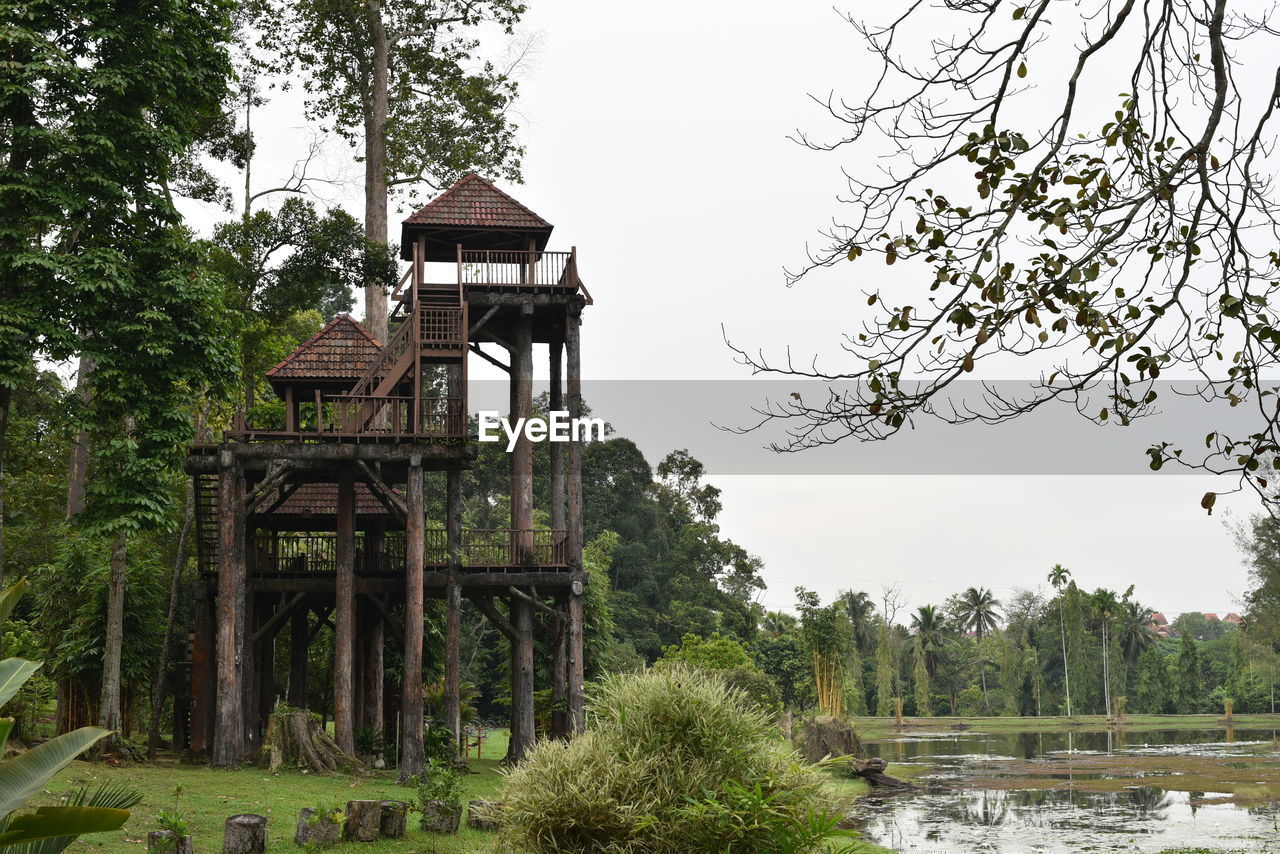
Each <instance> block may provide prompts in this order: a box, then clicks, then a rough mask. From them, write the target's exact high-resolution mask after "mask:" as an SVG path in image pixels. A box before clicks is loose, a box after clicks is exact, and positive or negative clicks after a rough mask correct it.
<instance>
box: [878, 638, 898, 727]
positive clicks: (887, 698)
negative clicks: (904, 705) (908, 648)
mask: <svg viewBox="0 0 1280 854" xmlns="http://www.w3.org/2000/svg"><path fill="white" fill-rule="evenodd" d="M879 623H880V624H879V625H878V626H877V627H876V715H877V716H878V717H887V716H889V715H892V714H893V712H894V709H893V698H894V697H895V696H896V693H895V691H894V688H895V678H894V677H895V674H896V673H897V666H896V660H895V659H896V656H895V654H894V653H895V650H894V644H893V630H892V629H891V628H890V627H889V622H888V621H887V620H886V619H885V618H884V617H883V616H882V617H881V618H880V620H879Z"/></svg>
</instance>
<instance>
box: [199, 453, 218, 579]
mask: <svg viewBox="0 0 1280 854" xmlns="http://www.w3.org/2000/svg"><path fill="white" fill-rule="evenodd" d="M195 499H196V565H197V566H198V567H199V569H200V571H201V572H217V570H218V476H217V475H216V474H198V475H196V476H195Z"/></svg>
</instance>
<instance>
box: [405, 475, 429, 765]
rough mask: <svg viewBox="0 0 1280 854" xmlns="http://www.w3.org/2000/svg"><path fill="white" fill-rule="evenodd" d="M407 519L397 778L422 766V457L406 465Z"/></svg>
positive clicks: (423, 518)
mask: <svg viewBox="0 0 1280 854" xmlns="http://www.w3.org/2000/svg"><path fill="white" fill-rule="evenodd" d="M405 492H406V496H405V497H406V504H407V505H408V518H407V519H406V521H405V532H404V541H405V557H404V561H405V569H404V578H405V584H404V590H405V605H404V676H403V678H402V679H401V685H402V687H403V689H404V690H403V694H402V698H401V701H400V718H401V724H400V779H401V780H402V781H403V780H406V779H408V778H409V777H410V776H412V775H414V774H421V773H422V770H423V766H424V765H425V763H426V760H425V757H424V755H423V748H422V724H423V717H422V596H423V586H422V585H423V558H424V549H425V546H426V543H425V540H424V536H425V532H424V525H425V521H426V520H425V516H424V515H423V506H422V503H423V502H422V458H421V457H420V456H416V455H415V456H414V457H413V458H412V459H411V461H410V463H409V474H408V485H407V487H406V489H405Z"/></svg>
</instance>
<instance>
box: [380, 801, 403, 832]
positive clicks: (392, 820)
mask: <svg viewBox="0 0 1280 854" xmlns="http://www.w3.org/2000/svg"><path fill="white" fill-rule="evenodd" d="M408 812H409V805H408V804H406V803H405V802H404V801H383V802H382V820H381V823H380V830H381V832H382V835H383V836H384V837H386V838H387V839H401V838H403V837H404V822H405V816H406V815H408Z"/></svg>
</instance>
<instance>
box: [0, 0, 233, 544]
mask: <svg viewBox="0 0 1280 854" xmlns="http://www.w3.org/2000/svg"><path fill="white" fill-rule="evenodd" d="M231 7H232V4H231V3H230V2H228V0H196V2H161V3H148V4H139V5H131V6H122V5H120V4H118V3H113V2H84V3H79V4H77V6H76V8H75V13H74V14H72V15H68V14H67V10H66V4H64V3H59V2H52V0H38V1H37V2H31V3H24V4H23V6H22V8H21V14H18V15H10V16H8V18H7V19H6V20H7V27H8V28H7V29H6V36H7V37H6V41H7V43H8V44H10V45H11V46H12V53H11V54H10V55H9V56H10V59H9V62H8V65H7V69H8V71H7V73H6V74H5V75H4V76H3V78H2V79H0V113H2V115H0V129H3V130H0V135H2V136H3V140H4V148H5V150H6V151H7V152H8V154H7V156H6V157H5V158H4V159H3V162H2V163H0V246H3V247H4V251H3V252H0V280H3V281H4V282H5V283H6V290H5V310H4V312H3V313H0V314H2V316H0V386H5V387H8V388H14V387H16V386H17V385H18V378H19V377H20V376H21V375H22V374H23V372H24V371H26V370H27V369H28V366H29V365H30V364H31V362H32V361H33V360H34V359H35V358H36V357H42V358H49V359H56V360H58V359H68V358H70V357H72V356H75V355H77V354H79V355H82V356H84V357H85V358H86V359H88V360H89V361H91V362H92V364H93V371H92V373H91V374H90V375H89V377H88V378H87V391H88V396H87V402H80V401H79V399H76V400H75V401H74V407H73V411H72V413H71V415H72V416H73V419H74V420H73V424H77V425H80V426H83V427H84V428H85V430H86V431H87V433H88V435H89V437H90V439H91V440H92V449H93V457H94V473H95V474H94V478H93V481H92V483H91V484H90V486H89V489H88V492H87V494H86V501H87V504H86V515H85V517H84V521H85V523H86V524H88V525H89V526H90V527H92V528H94V529H96V530H100V531H103V532H114V531H116V530H126V531H137V530H140V529H143V528H163V527H166V526H168V525H169V524H171V521H172V516H171V514H170V510H171V508H172V502H171V494H170V492H169V490H168V484H167V480H166V479H167V476H168V474H170V473H171V472H173V471H174V470H175V469H176V468H177V464H178V462H179V460H180V458H181V455H182V454H183V453H184V452H185V449H186V446H187V444H188V443H189V442H190V440H191V438H192V420H191V417H190V412H189V409H188V406H187V404H188V402H189V400H190V398H191V396H192V394H193V393H196V392H198V391H200V390H203V389H206V388H210V389H212V390H214V391H215V392H217V391H219V390H224V389H225V388H226V384H227V383H228V381H229V379H230V378H231V377H232V376H234V359H233V350H232V347H231V345H230V343H229V339H228V336H227V335H226V323H225V314H226V313H225V311H224V310H223V306H222V304H221V289H220V285H219V283H218V282H216V281H214V280H213V279H212V278H211V277H210V276H208V275H207V274H206V273H205V272H204V270H203V265H202V263H201V261H202V258H201V252H200V250H199V247H197V246H195V245H194V244H193V242H192V240H191V239H190V235H189V234H187V233H186V232H185V231H184V230H183V229H182V228H181V226H180V224H179V223H180V218H179V216H178V212H177V209H176V208H175V206H174V203H173V198H172V185H171V181H175V180H176V178H177V171H178V169H177V166H178V164H179V161H181V160H182V159H183V158H184V157H185V156H186V153H187V150H188V149H189V148H190V146H191V145H192V143H193V142H194V141H195V139H196V138H197V137H198V136H199V135H200V134H201V133H202V132H203V130H204V128H205V127H206V126H207V125H208V124H209V123H210V122H211V121H214V120H216V119H217V118H219V117H220V115H221V100H222V98H223V96H224V94H225V93H226V81H227V78H228V76H229V74H230V63H229V60H228V57H227V42H228V40H229V38H230V29H231V19H230V11H231ZM126 416H127V421H126Z"/></svg>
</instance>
